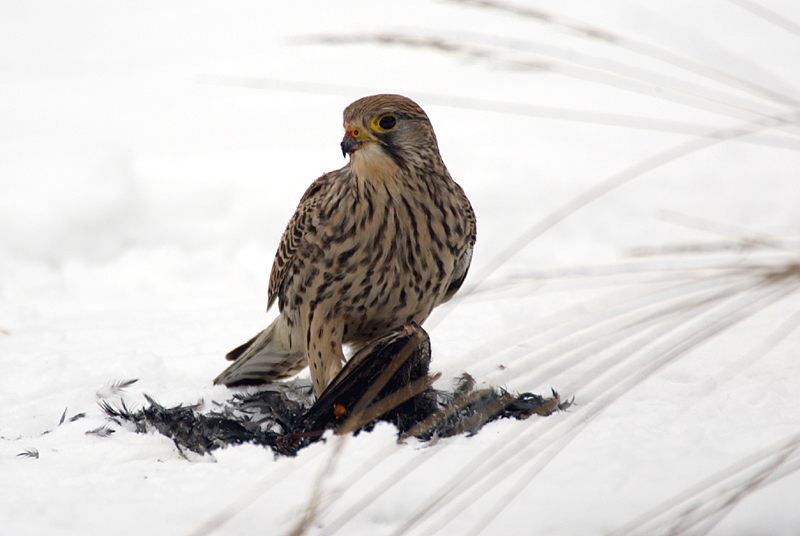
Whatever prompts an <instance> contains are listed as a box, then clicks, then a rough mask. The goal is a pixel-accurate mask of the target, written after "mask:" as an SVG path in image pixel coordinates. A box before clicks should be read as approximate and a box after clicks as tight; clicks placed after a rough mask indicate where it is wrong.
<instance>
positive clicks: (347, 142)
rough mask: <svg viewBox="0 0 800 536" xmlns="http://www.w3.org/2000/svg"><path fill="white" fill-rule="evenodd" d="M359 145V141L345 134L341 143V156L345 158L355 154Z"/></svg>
mask: <svg viewBox="0 0 800 536" xmlns="http://www.w3.org/2000/svg"><path fill="white" fill-rule="evenodd" d="M361 143H362V142H361V140H358V139H356V138H354V137H353V136H352V135H351V134H350V133H349V132H348V133H347V134H345V135H344V138H343V139H342V143H341V146H342V156H344V157H345V158H346V157H347V155H349V154H353V153H354V152H356V149H358V146H359V145H361Z"/></svg>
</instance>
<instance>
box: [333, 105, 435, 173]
mask: <svg viewBox="0 0 800 536" xmlns="http://www.w3.org/2000/svg"><path fill="white" fill-rule="evenodd" d="M344 130H345V134H344V139H342V143H341V147H342V154H343V155H350V165H351V168H352V169H353V170H354V171H355V172H356V174H358V175H365V174H366V176H374V175H375V174H376V173H378V174H382V173H386V172H391V171H392V168H394V170H395V171H396V170H397V168H400V169H407V168H408V166H409V164H410V163H413V162H415V161H416V162H420V163H422V162H421V161H426V160H429V159H430V158H432V157H435V158H436V159H439V148H438V145H437V143H436V135H435V134H434V133H433V127H432V126H431V122H430V120H429V119H428V116H427V115H426V114H425V112H424V111H423V110H422V108H420V107H419V105H418V104H417V103H416V102H414V101H412V100H411V99H409V98H408V97H404V96H402V95H372V96H369V97H364V98H361V99H358V100H357V101H355V102H354V103H352V104H351V105H350V106H348V107H347V108H345V110H344Z"/></svg>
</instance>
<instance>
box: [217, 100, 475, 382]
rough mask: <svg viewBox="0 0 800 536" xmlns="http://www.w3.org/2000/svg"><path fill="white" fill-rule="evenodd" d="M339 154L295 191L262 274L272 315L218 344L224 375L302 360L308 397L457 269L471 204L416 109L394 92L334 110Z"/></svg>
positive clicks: (416, 318) (460, 274)
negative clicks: (256, 329) (348, 349)
mask: <svg viewBox="0 0 800 536" xmlns="http://www.w3.org/2000/svg"><path fill="white" fill-rule="evenodd" d="M344 129H345V134H344V139H343V140H342V142H341V149H342V154H343V155H349V157H350V159H349V162H348V163H347V165H345V166H344V167H343V168H341V169H338V170H336V171H331V172H329V173H325V174H324V175H322V176H321V177H320V178H318V179H317V180H316V181H314V182H313V183H312V184H311V186H309V188H308V189H307V190H306V192H305V194H303V197H302V198H301V199H300V204H299V205H298V206H297V210H296V211H295V213H294V215H293V216H292V218H291V219H290V220H289V224H288V225H287V227H286V230H285V231H284V233H283V237H282V238H281V242H280V245H279V247H278V251H277V253H276V255H275V261H274V263H273V265H272V273H271V276H270V280H269V295H268V306H267V307H268V308H269V307H271V306H272V304H273V303H274V302H275V300H277V301H278V308H279V310H280V315H279V316H278V317H277V318H276V319H275V320H274V321H273V322H272V324H270V325H269V327H267V328H266V329H265V330H263V331H262V332H261V333H259V334H258V335H256V336H255V337H253V338H252V339H251V340H249V341H247V342H246V343H244V344H242V345H241V346H239V347H238V348H235V349H234V350H232V351H231V352H229V353H228V355H227V356H226V358H227V359H228V360H231V361H233V363H231V365H230V366H229V367H228V368H227V369H225V370H224V371H223V372H222V373H221V374H220V375H219V376H217V378H216V379H215V380H214V383H216V384H225V385H227V386H232V385H237V384H242V383H259V382H269V381H273V380H278V379H281V378H287V377H289V376H292V375H294V374H296V373H298V372H300V371H301V370H302V369H303V368H305V367H306V366H308V367H310V370H311V378H312V381H313V385H314V392H315V394H316V396H319V395H320V394H321V393H322V392H323V391H324V390H325V387H326V386H327V385H328V384H329V383H330V382H331V381H332V380H333V379H334V377H335V376H336V374H337V373H338V372H339V371H340V370H341V367H342V364H343V362H344V354H343V351H342V345H343V344H349V345H353V346H354V347H356V348H358V347H359V346H360V345H364V344H366V343H367V342H369V341H370V340H373V339H374V338H376V337H379V336H381V335H382V334H384V333H386V332H388V331H390V330H393V329H395V328H397V327H399V326H402V325H404V324H406V323H408V322H412V321H413V322H416V323H418V324H422V322H423V321H424V320H425V319H426V318H427V317H428V315H430V313H431V311H432V310H433V308H434V307H436V306H437V305H440V304H442V303H444V302H446V301H447V300H449V299H450V298H451V297H452V296H453V294H455V292H456V291H457V290H458V289H459V287H461V284H462V283H463V281H464V278H465V277H466V275H467V270H468V269H469V265H470V261H471V260H472V250H473V246H474V244H475V229H476V227H475V214H474V212H473V210H472V206H471V205H470V202H469V200H468V199H467V197H466V195H465V194H464V191H463V190H462V189H461V187H460V186H459V185H458V184H456V182H455V181H453V179H452V178H451V177H450V174H449V173H448V171H447V168H446V167H445V165H444V162H443V161H442V157H441V156H440V154H439V147H438V144H437V141H436V135H435V134H434V132H433V127H432V126H431V123H430V120H429V119H428V116H427V115H426V114H425V112H424V111H423V110H422V108H420V106H419V105H417V104H416V103H415V102H414V101H412V100H411V99H409V98H407V97H404V96H401V95H386V94H383V95H373V96H369V97H364V98H361V99H359V100H357V101H355V102H353V103H352V104H350V105H349V106H348V107H347V108H346V109H345V110H344Z"/></svg>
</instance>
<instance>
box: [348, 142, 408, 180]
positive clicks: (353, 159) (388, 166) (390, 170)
mask: <svg viewBox="0 0 800 536" xmlns="http://www.w3.org/2000/svg"><path fill="white" fill-rule="evenodd" d="M350 169H352V170H353V173H354V174H355V175H356V177H358V178H359V179H361V180H367V181H391V179H393V178H394V177H395V175H397V173H398V172H399V171H400V168H399V167H398V166H397V164H396V163H395V161H394V160H392V157H390V156H389V155H388V154H386V152H385V151H384V150H383V149H381V147H380V145H378V144H377V143H376V142H367V143H364V144H363V145H361V147H359V148H358V150H356V152H354V153H353V154H352V155H350Z"/></svg>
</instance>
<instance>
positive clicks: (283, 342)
mask: <svg viewBox="0 0 800 536" xmlns="http://www.w3.org/2000/svg"><path fill="white" fill-rule="evenodd" d="M292 342H293V341H292V337H291V329H290V328H289V326H288V325H287V324H286V320H285V319H284V318H283V316H282V315H281V316H278V318H276V319H275V320H274V321H273V322H272V324H270V325H269V326H268V327H267V329H265V330H264V331H262V332H261V333H259V334H258V335H256V336H255V337H253V338H252V339H250V340H249V341H247V342H246V343H244V344H242V345H241V346H239V347H237V348H234V349H233V350H231V351H230V352H228V355H226V356H225V357H226V358H227V359H229V360H232V361H233V363H231V365H230V366H229V367H228V368H226V369H225V370H223V371H222V373H221V374H220V375H219V376H217V377H216V378H214V383H215V384H224V385H227V386H229V387H230V386H233V385H238V384H247V383H266V382H270V381H274V380H280V379H282V378H288V377H289V376H293V375H295V374H297V373H298V372H300V371H301V370H303V368H304V367H305V366H306V359H305V352H304V351H303V350H302V349H300V348H296V346H297V345H296V344H295V345H293V344H292Z"/></svg>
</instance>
